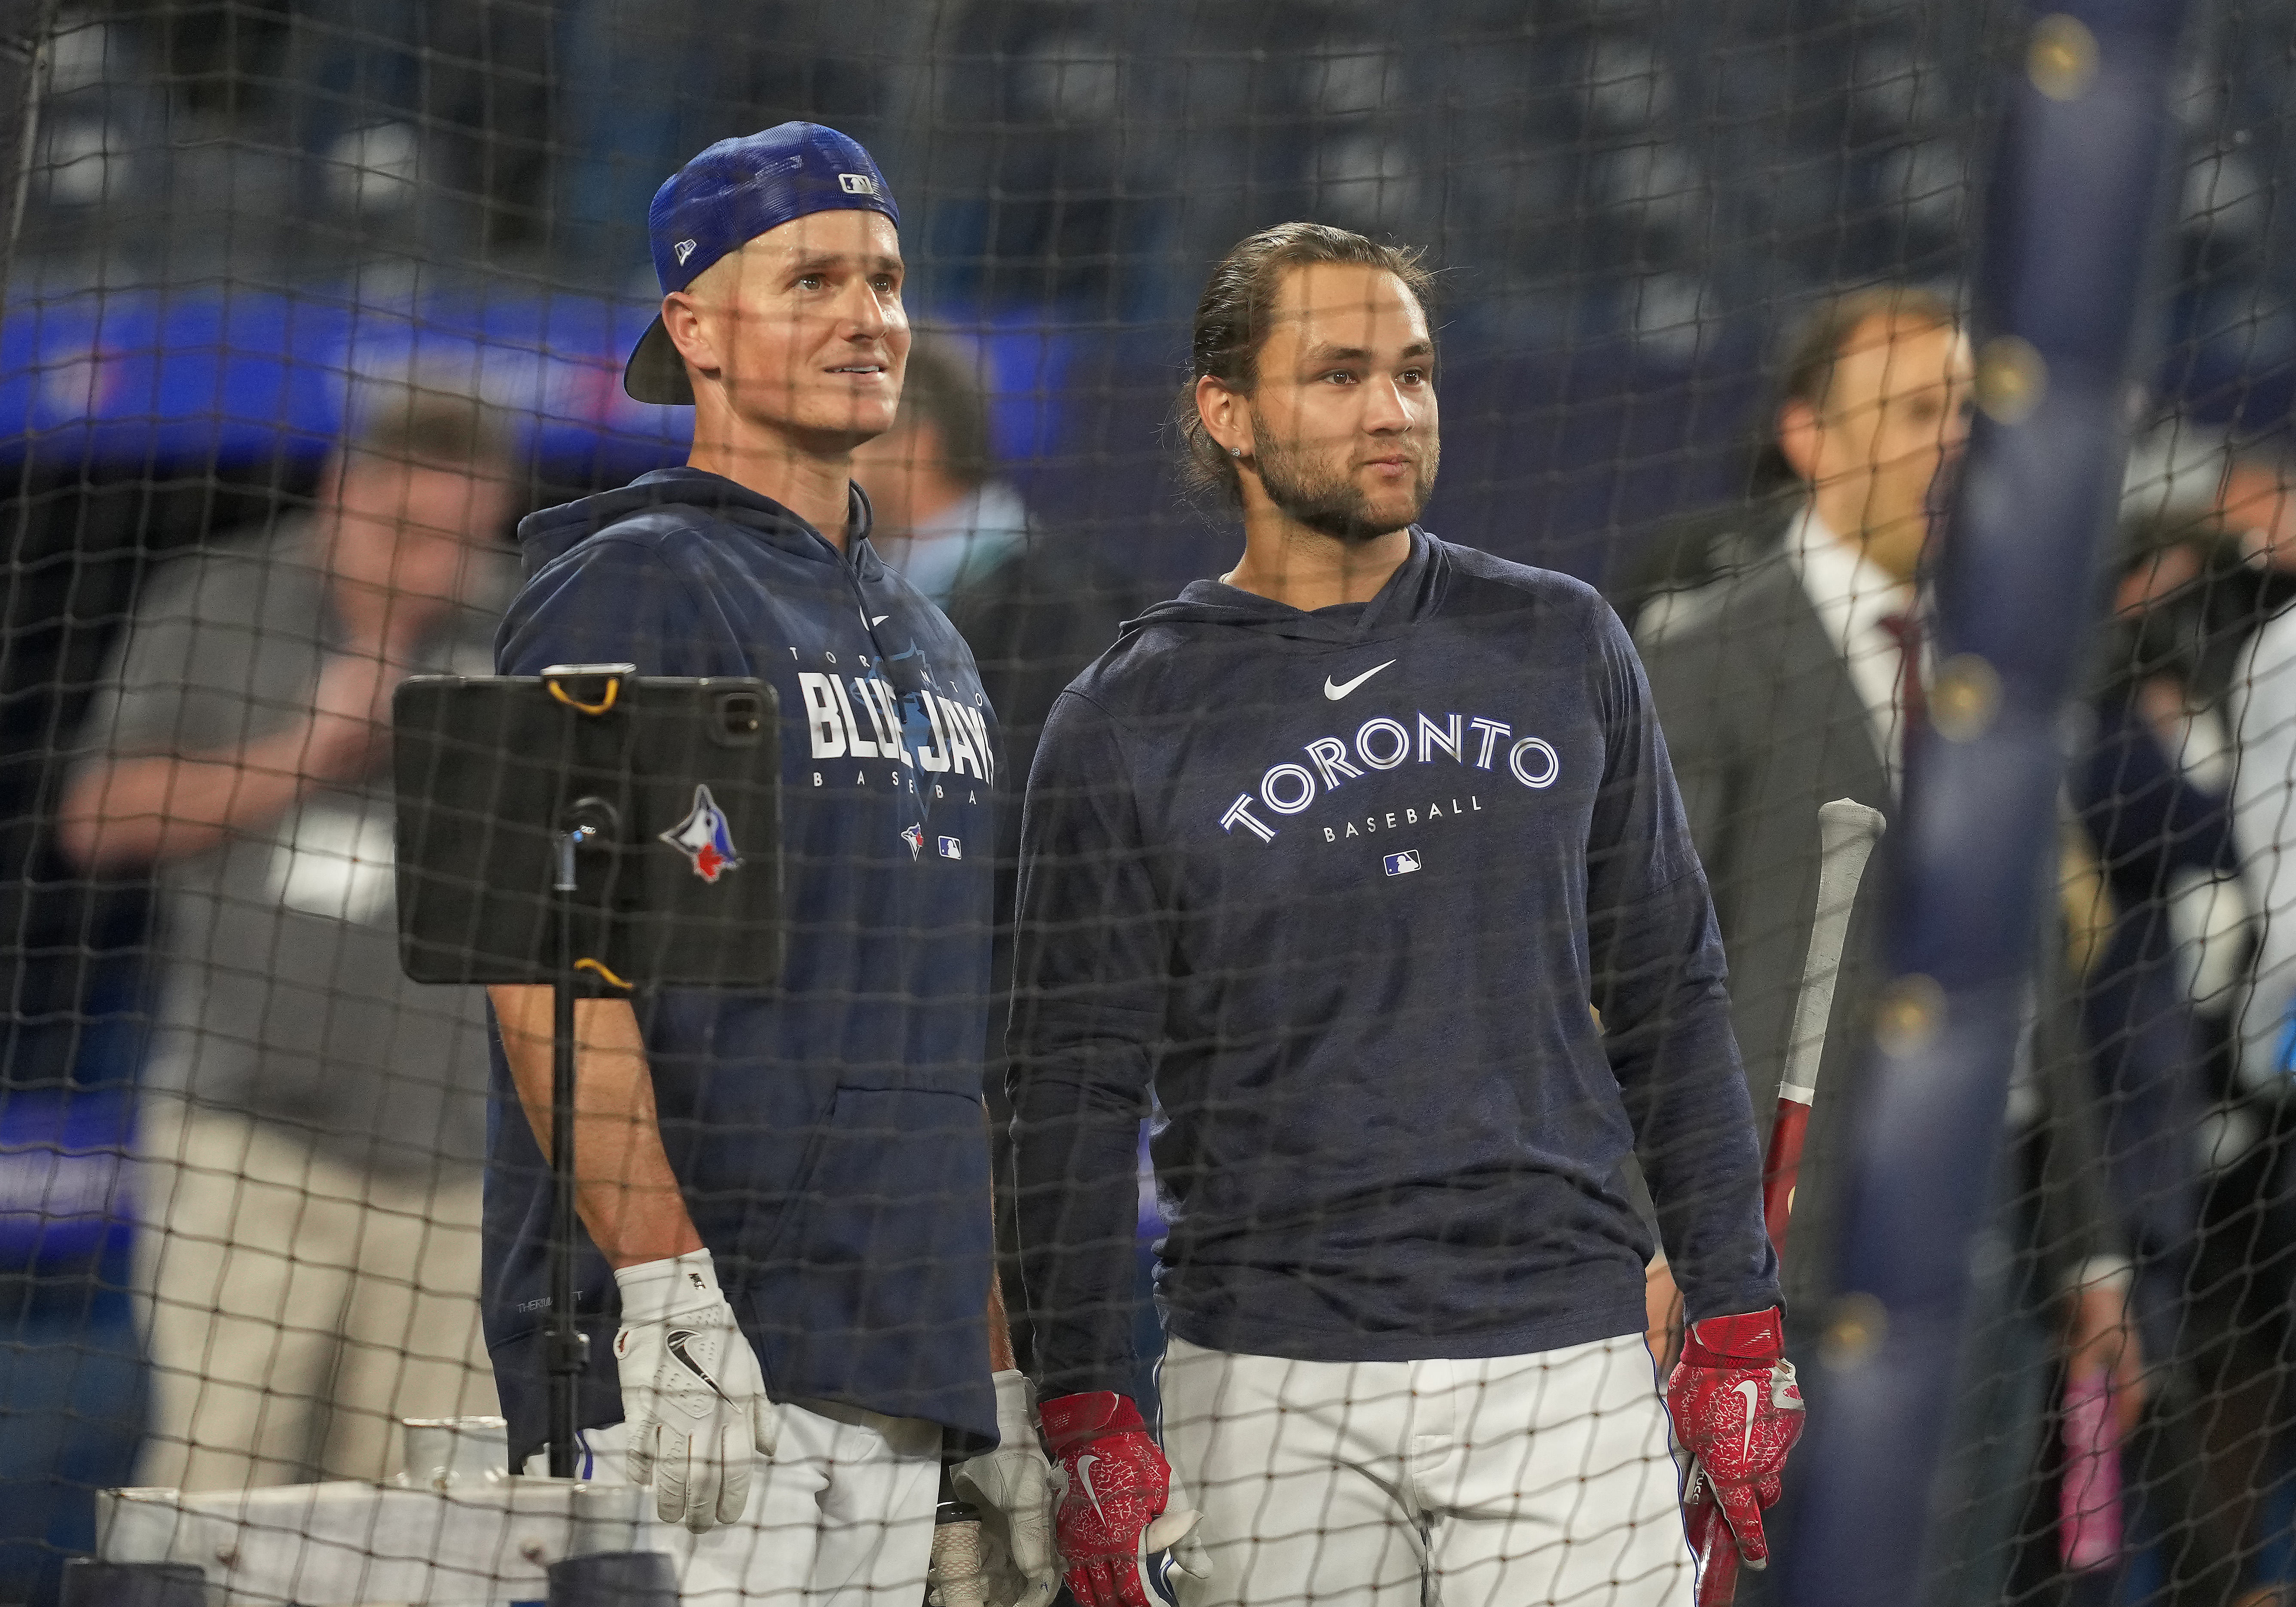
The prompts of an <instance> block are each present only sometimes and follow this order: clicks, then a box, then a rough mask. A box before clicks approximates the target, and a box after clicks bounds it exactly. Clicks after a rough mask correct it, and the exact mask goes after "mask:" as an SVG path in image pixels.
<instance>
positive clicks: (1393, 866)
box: [1384, 849, 1419, 876]
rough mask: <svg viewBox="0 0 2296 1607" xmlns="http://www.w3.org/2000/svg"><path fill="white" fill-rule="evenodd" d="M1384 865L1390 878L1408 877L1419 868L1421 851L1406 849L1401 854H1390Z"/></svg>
mask: <svg viewBox="0 0 2296 1607" xmlns="http://www.w3.org/2000/svg"><path fill="white" fill-rule="evenodd" d="M1384 863H1385V864H1386V865H1387V873H1388V874H1389V875H1390V876H1408V875H1409V874H1411V873H1412V872H1414V871H1415V870H1417V869H1418V868H1419V850H1418V849H1404V850H1403V852H1401V853H1400V854H1390V855H1389V856H1388V857H1387V858H1386V860H1385V861H1384Z"/></svg>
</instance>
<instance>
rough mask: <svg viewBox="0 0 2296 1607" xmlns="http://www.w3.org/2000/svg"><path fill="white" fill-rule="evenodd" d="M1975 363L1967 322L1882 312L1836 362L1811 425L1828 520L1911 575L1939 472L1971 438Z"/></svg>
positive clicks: (1814, 477) (1894, 567)
mask: <svg viewBox="0 0 2296 1607" xmlns="http://www.w3.org/2000/svg"><path fill="white" fill-rule="evenodd" d="M1973 395H1974V370H1973V367H1972V363H1971V360H1970V352H1969V340H1968V338H1967V337H1966V336H1964V334H1963V333H1962V332H1960V331H1959V330H1957V329H1954V328H1950V327H1939V326H1938V325H1934V324H1931V325H1927V326H1923V325H1919V324H1909V323H1903V322H1892V321H1891V320H1890V319H1887V318H1881V317H1877V318H1874V319H1872V320H1869V321H1868V322H1867V323H1866V325H1865V326H1863V327H1862V328H1861V329H1859V330H1858V331H1857V332H1856V333H1855V334H1853V335H1852V336H1851V337H1850V340H1849V348H1848V349H1847V350H1846V351H1845V352H1844V353H1843V354H1842V357H1841V360H1840V361H1839V362H1837V363H1836V364H1835V365H1834V370H1833V383H1832V385H1831V386H1830V387H1829V388H1828V389H1827V392H1826V398H1825V409H1824V412H1823V414H1822V415H1821V416H1820V417H1819V418H1817V419H1816V421H1815V422H1814V426H1813V428H1812V430H1811V445H1812V446H1813V447H1814V448H1815V450H1814V454H1813V460H1814V461H1813V463H1812V468H1813V470H1814V472H1813V473H1812V474H1811V477H1810V478H1811V480H1812V481H1813V483H1814V486H1815V488H1816V491H1817V493H1818V495H1819V496H1820V497H1821V499H1822V502H1821V509H1820V511H1821V512H1825V514H1826V521H1827V523H1829V524H1831V525H1833V526H1834V527H1835V529H1837V530H1838V531H1839V533H1841V534H1842V535H1845V536H1853V537H1863V538H1864V539H1865V541H1866V545H1867V549H1868V551H1869V553H1871V554H1872V555H1873V556H1874V559H1875V560H1876V561H1877V562H1880V563H1882V566H1883V567H1884V568H1886V569H1888V570H1890V571H1891V572H1892V573H1895V574H1901V575H1910V574H1911V573H1912V572H1913V570H1914V568H1915V562H1917V561H1918V559H1919V556H1920V552H1921V548H1922V545H1923V543H1924V542H1925V541H1926V540H1927V538H1928V535H1929V529H1930V516H1931V512H1932V505H1931V495H1932V492H1933V491H1934V490H1935V489H1936V488H1937V480H1938V474H1939V471H1940V470H1941V469H1943V468H1944V467H1945V466H1946V464H1948V463H1950V462H1951V461H1952V460H1953V458H1954V457H1955V456H1956V455H1958V453H1959V452H1960V450H1961V448H1962V446H1963V444H1964V442H1965V441H1967V439H1969V415H1970V409H1971V405H1972V398H1973Z"/></svg>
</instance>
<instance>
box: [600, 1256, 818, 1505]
mask: <svg viewBox="0 0 2296 1607" xmlns="http://www.w3.org/2000/svg"><path fill="white" fill-rule="evenodd" d="M614 1282H615V1283H619V1285H620V1286H621V1291H622V1327H621V1332H619V1333H617V1334H615V1335H614V1363H615V1365H616V1367H617V1368H618V1369H619V1372H620V1373H621V1382H622V1419H623V1422H624V1423H627V1425H628V1429H629V1441H630V1453H629V1454H630V1482H631V1483H633V1484H652V1485H654V1486H655V1492H656V1493H655V1498H654V1510H655V1511H656V1512H658V1513H660V1516H661V1521H663V1522H664V1523H683V1524H684V1525H685V1527H686V1528H688V1529H692V1530H693V1532H694V1533H695V1534H697V1535H698V1534H701V1533H702V1532H703V1531H704V1530H706V1529H711V1528H713V1527H715V1526H716V1525H717V1524H720V1523H731V1522H733V1521H734V1520H735V1519H737V1518H739V1517H740V1516H741V1515H742V1508H743V1507H745V1506H747V1505H749V1503H750V1464H752V1463H753V1462H754V1461H755V1460H756V1459H757V1458H758V1456H770V1455H773V1453H774V1440H775V1436H776V1433H777V1431H778V1429H779V1426H780V1425H779V1408H777V1407H776V1406H775V1405H774V1403H773V1402H772V1401H771V1400H769V1399H768V1398H767V1396H766V1379H765V1374H764V1373H763V1372H762V1371H760V1370H759V1368H758V1357H757V1352H756V1351H754V1350H752V1349H750V1341H748V1340H747V1339H746V1338H744V1337H743V1336H742V1331H741V1329H740V1328H739V1327H738V1326H736V1325H735V1324H734V1308H732V1307H731V1306H728V1305H727V1304H726V1296H725V1295H724V1293H723V1292H721V1291H719V1289H718V1287H717V1268H716V1267H714V1266H713V1265H712V1264H711V1262H710V1259H709V1251H708V1250H693V1251H692V1252H690V1253H688V1254H686V1255H682V1256H672V1257H671V1258H669V1259H668V1260H664V1261H642V1262H640V1263H639V1264H638V1265H637V1266H635V1267H620V1268H618V1269H617V1270H616V1271H615V1273H614Z"/></svg>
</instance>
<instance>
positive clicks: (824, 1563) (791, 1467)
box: [526, 1401, 941, 1607]
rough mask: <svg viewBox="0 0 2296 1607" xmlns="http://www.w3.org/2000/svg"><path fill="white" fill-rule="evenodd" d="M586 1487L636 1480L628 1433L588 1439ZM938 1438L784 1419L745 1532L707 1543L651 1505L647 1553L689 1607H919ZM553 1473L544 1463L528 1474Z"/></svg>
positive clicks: (936, 1485) (919, 1431)
mask: <svg viewBox="0 0 2296 1607" xmlns="http://www.w3.org/2000/svg"><path fill="white" fill-rule="evenodd" d="M581 1439H582V1452H583V1454H582V1457H581V1460H580V1461H579V1462H578V1464H576V1466H575V1470H574V1471H575V1473H576V1475H577V1476H578V1477H579V1478H583V1479H587V1480H592V1481H593V1482H595V1483H602V1484H622V1483H627V1481H628V1478H629V1472H628V1462H627V1452H628V1448H629V1435H628V1431H627V1429H626V1428H625V1427H624V1426H623V1425H622V1424H620V1423H616V1424H614V1425H613V1426H612V1427H611V1428H603V1429H586V1430H584V1431H582V1436H581ZM940 1450H941V1431H940V1425H939V1423H926V1422H923V1421H922V1420H921V1419H918V1418H914V1417H887V1416H885V1415H884V1414H881V1413H877V1412H868V1411H864V1410H862V1409H861V1408H859V1407H857V1406H836V1405H832V1404H830V1403H828V1402H824V1401H816V1402H813V1403H811V1404H810V1405H809V1406H794V1405H791V1404H789V1403H787V1402H784V1403H783V1405H782V1407H781V1438H780V1443H779V1444H778V1446H777V1447H775V1452H774V1455H772V1456H771V1457H770V1458H768V1457H764V1456H760V1457H758V1459H757V1463H756V1466H755V1469H754V1471H753V1472H752V1474H751V1477H750V1504H749V1505H748V1506H747V1507H745V1508H744V1509H743V1510H742V1517H741V1520H740V1521H738V1522H734V1523H721V1524H719V1525H718V1526H717V1528H715V1529H710V1530H709V1531H708V1532H707V1533H705V1534H700V1535H697V1534H694V1533H693V1532H692V1531H691V1530H689V1529H685V1527H684V1526H683V1525H680V1524H671V1523H663V1522H660V1521H658V1520H657V1519H655V1518H654V1517H653V1516H652V1513H653V1507H652V1502H651V1501H649V1502H648V1503H646V1506H645V1511H646V1513H647V1519H646V1528H645V1534H644V1539H643V1540H642V1541H641V1542H640V1544H641V1545H642V1546H645V1547H646V1548H648V1549H651V1550H655V1551H663V1552H668V1554H669V1555H670V1557H671V1558H672V1559H673V1560H674V1561H675V1562H676V1566H677V1580H678V1601H679V1602H680V1603H682V1607H767V1604H770V1607H917V1603H920V1602H922V1600H923V1599H924V1590H925V1564H926V1563H927V1562H928V1561H930V1560H931V1554H932V1532H933V1512H934V1508H935V1506H936V1505H937V1504H938V1501H939V1495H940ZM526 1471H527V1472H529V1473H543V1472H548V1471H549V1457H548V1456H547V1455H536V1456H534V1457H532V1458H530V1459H529V1461H528V1463H527V1467H526Z"/></svg>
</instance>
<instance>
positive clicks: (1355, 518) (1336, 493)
mask: <svg viewBox="0 0 2296 1607" xmlns="http://www.w3.org/2000/svg"><path fill="white" fill-rule="evenodd" d="M1251 422H1252V430H1253V436H1254V439H1257V440H1259V441H1261V442H1263V443H1265V444H1263V445H1262V446H1260V447H1259V449H1258V453H1257V461H1258V465H1259V483H1260V486H1261V487H1262V488H1264V489H1265V490H1266V491H1267V500H1268V501H1270V502H1272V503H1274V504H1275V505H1276V506H1277V507H1278V508H1281V509H1282V510H1283V512H1285V513H1287V514H1289V515H1291V516H1292V518H1293V519H1296V520H1298V521H1300V523H1301V524H1303V525H1306V526H1307V527H1308V529H1311V530H1314V531H1316V533H1317V534H1318V535H1323V536H1329V537H1332V538H1333V540H1334V541H1341V542H1344V543H1346V544H1347V545H1349V546H1360V545H1363V544H1365V542H1370V541H1376V540H1378V539H1379V538H1380V537H1382V536H1387V535H1391V534H1393V533H1394V532H1395V531H1397V530H1399V529H1403V528H1404V526H1406V525H1407V524H1410V523H1411V522H1413V521H1415V520H1416V519H1417V518H1418V517H1419V513H1420V510H1421V509H1423V508H1424V507H1425V506H1426V505H1427V497H1428V494H1429V493H1430V492H1431V491H1432V490H1433V489H1434V488H1435V465H1436V462H1437V460H1438V458H1439V456H1440V448H1439V447H1438V446H1437V444H1436V443H1435V442H1434V441H1433V440H1432V439H1430V440H1427V441H1425V442H1424V443H1420V442H1414V443H1413V444H1412V445H1411V446H1410V447H1406V451H1408V452H1409V453H1410V455H1411V459H1412V468H1413V471H1414V472H1413V475H1412V481H1411V503H1410V506H1409V507H1408V508H1406V509H1405V510H1402V511H1400V512H1380V511H1379V510H1377V509H1374V507H1373V506H1372V501H1371V497H1370V496H1369V495H1368V494H1367V493H1366V492H1365V490H1364V489H1363V488H1362V487H1360V486H1358V485H1357V484H1356V482H1355V480H1353V479H1352V478H1351V477H1350V476H1349V474H1348V473H1347V471H1345V470H1343V469H1341V470H1335V469H1333V467H1332V466H1331V465H1330V463H1329V462H1328V460H1326V459H1323V458H1319V457H1316V456H1313V455H1310V454H1309V453H1308V451H1307V450H1306V449H1305V448H1303V447H1294V446H1292V445H1291V444H1289V443H1288V442H1283V441H1279V440H1278V439H1276V437H1275V432H1274V431H1272V430H1269V429H1268V428H1267V422H1266V421H1265V420H1263V419H1261V418H1259V417H1258V416H1257V415H1256V414H1255V415H1254V417H1253V419H1252V421H1251Z"/></svg>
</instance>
